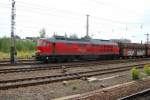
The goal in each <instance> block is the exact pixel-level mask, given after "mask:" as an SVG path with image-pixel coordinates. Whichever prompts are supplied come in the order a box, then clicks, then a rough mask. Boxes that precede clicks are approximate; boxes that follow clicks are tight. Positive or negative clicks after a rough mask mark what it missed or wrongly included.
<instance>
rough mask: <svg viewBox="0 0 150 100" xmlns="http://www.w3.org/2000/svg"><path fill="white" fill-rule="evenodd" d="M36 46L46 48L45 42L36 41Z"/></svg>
mask: <svg viewBox="0 0 150 100" xmlns="http://www.w3.org/2000/svg"><path fill="white" fill-rule="evenodd" d="M37 46H47V42H46V41H43V40H38V41H37Z"/></svg>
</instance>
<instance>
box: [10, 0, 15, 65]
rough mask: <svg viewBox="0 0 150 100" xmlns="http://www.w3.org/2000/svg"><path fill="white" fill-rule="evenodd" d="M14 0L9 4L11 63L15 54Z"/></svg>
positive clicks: (13, 61)
mask: <svg viewBox="0 0 150 100" xmlns="http://www.w3.org/2000/svg"><path fill="white" fill-rule="evenodd" d="M15 11H16V9H15V1H14V0H12V6H11V52H10V56H11V63H12V64H14V63H15V56H16V47H15V17H16V14H15Z"/></svg>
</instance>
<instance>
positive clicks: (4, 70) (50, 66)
mask: <svg viewBox="0 0 150 100" xmlns="http://www.w3.org/2000/svg"><path fill="white" fill-rule="evenodd" d="M146 60H149V59H146ZM131 61H132V62H136V61H137V60H133V59H131V60H111V61H101V62H95V61H93V62H87V63H85V62H83V63H81V62H79V63H63V64H45V65H39V66H34V67H33V66H32V67H21V68H18V67H17V68H2V69H0V74H7V73H15V72H29V71H39V70H52V69H61V68H63V67H64V66H65V68H74V67H88V66H95V65H106V64H115V63H125V62H131Z"/></svg>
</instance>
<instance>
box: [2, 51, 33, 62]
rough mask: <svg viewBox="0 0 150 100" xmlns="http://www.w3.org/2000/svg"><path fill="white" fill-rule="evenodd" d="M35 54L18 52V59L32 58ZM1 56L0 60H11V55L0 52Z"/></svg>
mask: <svg viewBox="0 0 150 100" xmlns="http://www.w3.org/2000/svg"><path fill="white" fill-rule="evenodd" d="M34 54H35V52H34V51H30V52H29V51H19V52H17V58H31V57H32V56H33V55H34ZM0 55H1V56H0V60H3V59H7V58H10V53H4V52H0Z"/></svg>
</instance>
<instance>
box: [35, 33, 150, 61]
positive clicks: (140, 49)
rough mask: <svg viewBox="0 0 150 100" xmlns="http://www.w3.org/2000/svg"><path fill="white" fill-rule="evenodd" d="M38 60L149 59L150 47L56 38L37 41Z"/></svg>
mask: <svg viewBox="0 0 150 100" xmlns="http://www.w3.org/2000/svg"><path fill="white" fill-rule="evenodd" d="M36 49H37V52H36V59H37V60H38V61H42V62H64V61H73V60H99V59H119V58H134V57H149V56H150V45H148V44H138V43H115V42H112V41H110V40H100V39H86V38H82V39H71V38H65V37H63V36H54V37H52V38H47V39H39V40H38V41H37V47H36Z"/></svg>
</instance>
